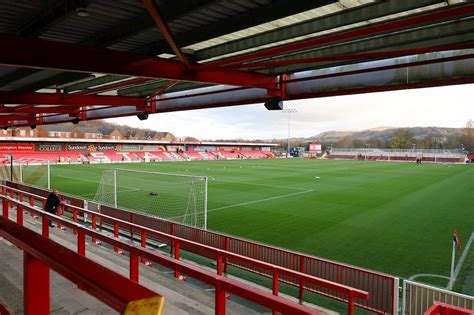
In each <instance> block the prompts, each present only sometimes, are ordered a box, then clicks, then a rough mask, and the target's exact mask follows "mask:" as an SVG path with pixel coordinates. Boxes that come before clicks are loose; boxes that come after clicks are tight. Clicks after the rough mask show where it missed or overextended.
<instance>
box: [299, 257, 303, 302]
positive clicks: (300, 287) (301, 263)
mask: <svg viewBox="0 0 474 315" xmlns="http://www.w3.org/2000/svg"><path fill="white" fill-rule="evenodd" d="M299 271H300V272H301V273H304V256H300V270H299ZM298 298H299V300H300V302H303V299H304V281H303V280H302V279H301V280H300V285H299V294H298Z"/></svg>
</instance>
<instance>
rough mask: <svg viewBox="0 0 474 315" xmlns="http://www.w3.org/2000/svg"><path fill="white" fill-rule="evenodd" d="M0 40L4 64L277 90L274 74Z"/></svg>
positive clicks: (17, 39)
mask: <svg viewBox="0 0 474 315" xmlns="http://www.w3.org/2000/svg"><path fill="white" fill-rule="evenodd" d="M0 42H2V44H3V48H2V49H1V50H0V64H1V65H5V66H14V67H26V68H42V69H53V70H62V71H75V72H87V73H105V74H116V75H125V76H136V77H141V78H150V79H167V80H175V81H189V82H202V83H212V84H225V85H234V86H247V87H260V88H265V89H277V81H278V80H277V76H274V75H266V74H259V73H253V72H245V71H231V70H194V71H191V70H189V69H186V67H185V66H184V65H183V64H181V63H180V62H178V61H173V60H167V59H162V58H156V57H149V56H145V55H140V54H134V53H128V52H120V51H113V50H109V49H103V48H92V47H83V46H78V45H71V44H66V43H59V42H53V41H46V40H39V39H31V38H21V37H17V36H10V35H0ZM31 51H34V52H35V54H34V55H32V54H31ZM84 56H93V59H88V58H84Z"/></svg>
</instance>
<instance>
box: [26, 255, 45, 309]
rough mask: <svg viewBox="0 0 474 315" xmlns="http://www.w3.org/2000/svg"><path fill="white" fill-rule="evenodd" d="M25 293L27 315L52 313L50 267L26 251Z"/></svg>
mask: <svg viewBox="0 0 474 315" xmlns="http://www.w3.org/2000/svg"><path fill="white" fill-rule="evenodd" d="M23 295H24V301H23V308H24V312H25V315H48V314H49V313H50V304H49V300H50V284H49V267H48V266H47V265H45V264H43V263H42V262H41V261H39V260H38V259H36V258H34V257H33V256H31V255H29V254H28V253H26V252H25V253H24V254H23Z"/></svg>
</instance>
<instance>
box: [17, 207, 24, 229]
mask: <svg viewBox="0 0 474 315" xmlns="http://www.w3.org/2000/svg"><path fill="white" fill-rule="evenodd" d="M16 223H18V224H19V225H23V207H22V206H17V207H16Z"/></svg>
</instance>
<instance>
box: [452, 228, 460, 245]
mask: <svg viewBox="0 0 474 315" xmlns="http://www.w3.org/2000/svg"><path fill="white" fill-rule="evenodd" d="M453 242H455V243H456V244H457V245H458V249H459V250H461V239H460V238H459V234H458V230H456V229H454V235H453Z"/></svg>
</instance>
